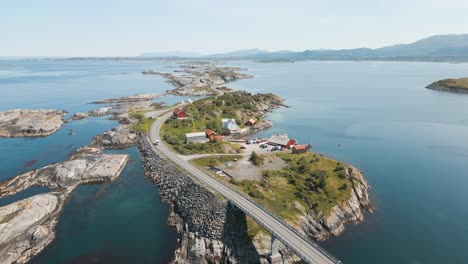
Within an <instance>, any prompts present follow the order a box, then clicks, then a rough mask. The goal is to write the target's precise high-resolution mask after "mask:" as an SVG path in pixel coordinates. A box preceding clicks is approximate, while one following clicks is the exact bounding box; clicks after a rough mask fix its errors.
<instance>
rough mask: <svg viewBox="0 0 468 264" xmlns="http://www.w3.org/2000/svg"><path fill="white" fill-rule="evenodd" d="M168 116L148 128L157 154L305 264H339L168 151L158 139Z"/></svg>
mask: <svg viewBox="0 0 468 264" xmlns="http://www.w3.org/2000/svg"><path fill="white" fill-rule="evenodd" d="M171 116H172V112H169V113H167V114H165V115H164V116H162V117H160V118H158V119H157V120H156V121H155V122H154V123H153V125H152V127H151V130H150V140H151V142H155V141H156V140H157V139H159V140H160V141H161V144H160V145H159V146H155V147H153V149H154V150H155V151H156V152H158V153H159V154H162V155H164V156H166V157H167V158H168V159H169V160H171V161H172V162H173V163H175V164H176V165H177V166H179V167H181V168H183V169H184V170H186V171H187V172H188V173H189V174H190V175H191V176H192V177H194V178H195V179H196V180H198V181H199V182H201V183H203V184H204V185H206V186H208V187H209V188H210V189H212V190H214V191H216V192H218V193H219V194H221V195H222V196H224V197H225V198H226V199H227V200H228V201H230V202H231V203H233V204H234V205H236V206H237V207H238V208H239V209H241V210H242V211H243V212H244V213H245V214H247V215H248V216H250V217H251V218H252V219H254V220H255V221H256V222H258V223H259V224H260V225H261V226H263V227H264V228H265V229H266V230H268V231H269V232H271V233H272V234H273V235H274V236H275V237H276V238H278V239H279V240H280V241H281V242H282V243H283V244H284V245H285V246H286V247H288V248H289V249H291V250H292V251H294V253H296V254H297V255H298V256H299V257H301V258H302V260H304V261H305V262H308V263H320V264H322V263H324V264H325V263H340V262H339V261H338V260H337V259H335V258H334V257H333V256H331V255H330V254H329V253H328V252H326V251H325V250H324V249H322V248H321V247H320V246H319V245H317V244H316V243H314V242H313V241H311V240H310V239H308V238H307V237H305V236H304V235H301V234H300V233H299V232H297V231H296V230H294V229H293V228H292V227H290V226H289V225H288V224H287V223H285V222H283V221H282V220H281V219H279V218H278V217H276V216H275V215H273V214H272V213H270V212H269V211H268V210H266V209H265V208H263V207H262V206H260V205H258V204H257V203H255V202H254V201H253V200H251V199H249V198H247V197H246V196H244V195H243V194H241V193H240V192H238V191H237V190H235V189H233V188H231V187H229V186H227V185H226V184H224V183H222V182H221V181H219V180H217V179H215V178H214V177H212V176H210V175H208V174H206V173H205V172H203V171H201V170H200V169H198V168H196V167H195V166H193V165H192V164H190V163H189V162H187V161H186V160H184V159H183V158H182V157H180V156H179V155H177V154H176V153H174V152H173V150H171V149H170V148H169V147H167V146H166V145H165V144H164V143H163V141H162V140H161V138H160V128H161V125H162V124H163V123H164V121H165V120H166V119H167V118H170V117H171Z"/></svg>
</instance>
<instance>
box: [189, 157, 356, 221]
mask: <svg viewBox="0 0 468 264" xmlns="http://www.w3.org/2000/svg"><path fill="white" fill-rule="evenodd" d="M276 155H277V156H278V157H280V158H281V159H283V160H284V161H285V162H286V164H287V165H286V166H285V167H283V168H282V169H280V170H265V171H263V177H262V180H261V181H260V182H258V181H250V180H243V181H236V180H232V179H231V180H229V181H228V180H227V179H226V178H221V177H218V178H219V179H221V180H223V181H225V182H229V183H231V184H232V185H233V187H234V188H236V189H238V190H239V191H241V192H243V193H245V194H246V195H248V196H250V197H251V198H252V199H254V200H256V201H257V202H259V203H260V204H262V205H263V206H265V207H266V208H267V209H269V210H270V211H272V212H273V213H275V214H276V215H278V216H279V217H281V218H282V219H285V220H286V221H288V222H289V223H290V224H291V225H293V226H296V227H298V226H299V225H300V219H299V217H298V216H299V215H301V214H302V211H303V210H304V211H305V212H311V211H312V210H313V211H314V213H315V215H316V216H317V218H324V217H326V216H328V215H329V213H330V211H331V208H332V207H333V206H335V205H337V204H342V203H343V202H345V201H347V200H348V199H349V198H350V195H351V188H352V182H351V181H352V180H351V179H350V178H349V177H348V176H347V175H346V173H345V172H348V171H349V166H347V165H345V164H341V163H339V162H337V161H335V160H332V159H329V158H326V157H323V156H322V155H320V154H315V153H311V152H309V153H306V154H302V155H296V154H291V153H278V154H276ZM239 157H240V156H239V155H232V156H212V157H205V158H200V159H195V160H192V161H191V162H192V163H193V164H195V165H197V166H200V167H201V168H206V167H207V166H215V165H216V164H220V163H224V162H228V161H232V160H234V159H236V158H237V159H239ZM320 171H322V172H320ZM319 172H320V173H319ZM313 175H315V176H317V175H318V176H320V177H318V176H317V178H316V177H314V176H313ZM214 176H215V175H214ZM322 178H323V180H322V181H323V182H321V179H322ZM344 185H345V186H346V188H343V186H344ZM254 229H255V228H254Z"/></svg>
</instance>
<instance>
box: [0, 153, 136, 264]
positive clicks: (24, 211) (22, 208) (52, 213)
mask: <svg viewBox="0 0 468 264" xmlns="http://www.w3.org/2000/svg"><path fill="white" fill-rule="evenodd" d="M127 160H128V156H127V155H115V154H112V155H107V154H101V151H100V150H99V149H94V148H89V147H85V148H81V149H79V150H78V151H76V152H75V153H74V154H73V155H71V156H70V158H69V159H68V160H67V161H64V162H61V163H56V164H52V165H48V166H45V167H43V168H40V169H37V170H33V171H30V172H26V173H23V174H21V175H18V176H16V177H13V178H11V179H9V180H7V181H4V182H2V183H0V198H3V197H6V196H11V195H14V194H16V193H18V192H20V191H23V190H25V189H28V188H30V187H32V186H46V187H48V188H49V189H50V190H52V192H49V193H46V194H39V195H36V196H33V197H30V198H27V199H24V200H20V201H17V202H15V203H12V204H10V205H7V206H4V207H0V263H25V262H27V261H28V260H29V259H30V258H31V257H32V256H34V255H36V254H38V253H39V252H40V251H41V250H43V249H44V248H45V247H46V246H47V245H48V244H49V243H50V242H51V241H52V240H53V239H54V237H55V230H54V227H55V224H56V223H57V218H58V216H59V214H60V211H61V210H62V208H63V205H64V202H65V201H66V199H67V197H68V196H69V195H70V193H71V192H72V191H73V190H74V189H75V188H76V187H77V186H78V185H79V184H84V183H90V182H105V181H112V180H114V179H115V178H116V177H118V176H119V175H120V173H121V171H122V170H123V168H124V166H125V164H126V163H127Z"/></svg>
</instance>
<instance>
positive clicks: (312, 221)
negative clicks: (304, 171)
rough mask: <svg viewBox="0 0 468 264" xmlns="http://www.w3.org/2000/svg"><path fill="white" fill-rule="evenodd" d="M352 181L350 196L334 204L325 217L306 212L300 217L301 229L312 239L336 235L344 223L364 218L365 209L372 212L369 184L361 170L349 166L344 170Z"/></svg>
mask: <svg viewBox="0 0 468 264" xmlns="http://www.w3.org/2000/svg"><path fill="white" fill-rule="evenodd" d="M345 173H346V175H347V177H348V178H349V179H350V180H351V182H352V185H353V186H352V189H351V197H350V198H349V199H348V200H347V201H346V202H345V203H344V204H341V205H335V206H334V207H333V208H332V210H331V212H330V214H329V215H328V216H326V217H323V216H317V215H314V214H307V213H305V212H304V216H303V217H302V230H303V232H304V233H305V234H307V235H308V236H309V237H311V238H312V239H314V240H319V241H320V240H325V239H327V238H329V237H330V236H338V235H339V234H341V233H342V232H343V231H344V229H345V224H349V223H353V224H356V223H359V222H362V221H363V220H364V214H363V212H364V211H365V210H367V211H369V212H372V209H373V208H372V205H371V203H370V200H369V193H368V190H369V185H368V184H367V182H366V180H365V179H364V177H363V176H362V174H361V172H360V171H359V170H358V169H356V168H354V167H351V171H347V170H346V171H345Z"/></svg>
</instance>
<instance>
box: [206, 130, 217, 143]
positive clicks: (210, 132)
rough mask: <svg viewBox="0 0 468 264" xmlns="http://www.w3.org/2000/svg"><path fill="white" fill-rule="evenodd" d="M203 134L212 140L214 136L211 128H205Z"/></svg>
mask: <svg viewBox="0 0 468 264" xmlns="http://www.w3.org/2000/svg"><path fill="white" fill-rule="evenodd" d="M205 134H206V137H207V138H209V139H210V141H214V140H215V138H216V134H215V132H213V130H211V129H207V130H205Z"/></svg>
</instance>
